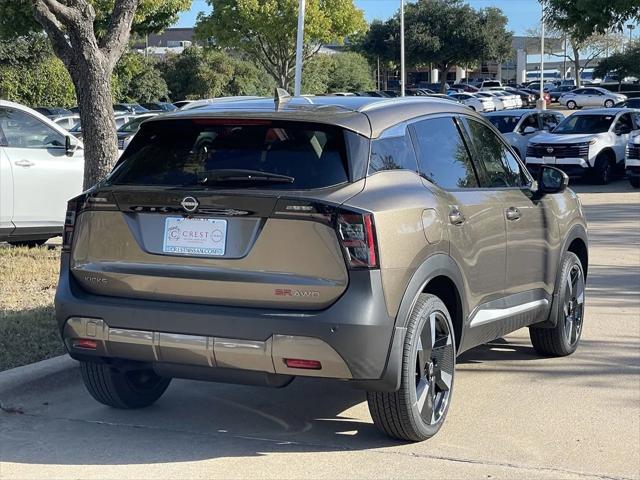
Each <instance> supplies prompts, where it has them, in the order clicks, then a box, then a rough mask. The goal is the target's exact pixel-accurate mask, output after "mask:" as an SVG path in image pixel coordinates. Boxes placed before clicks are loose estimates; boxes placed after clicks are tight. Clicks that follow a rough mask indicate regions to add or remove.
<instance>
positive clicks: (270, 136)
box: [109, 119, 348, 190]
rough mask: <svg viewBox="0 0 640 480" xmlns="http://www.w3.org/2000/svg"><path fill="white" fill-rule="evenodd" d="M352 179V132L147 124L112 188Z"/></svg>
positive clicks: (198, 122) (280, 125)
mask: <svg viewBox="0 0 640 480" xmlns="http://www.w3.org/2000/svg"><path fill="white" fill-rule="evenodd" d="M347 181H348V166H347V161H346V152H345V141H344V132H343V131H342V130H341V129H340V128H337V127H333V126H328V125H320V124H311V123H301V122H283V121H269V120H218V119H193V120H172V121H158V122H151V123H147V124H143V125H142V128H141V129H140V131H139V132H138V133H137V135H136V136H135V137H134V139H133V141H132V142H131V145H130V146H129V148H127V150H126V152H125V154H124V155H123V157H122V158H121V160H120V162H119V163H118V165H117V167H116V168H115V169H114V171H113V172H112V174H111V176H110V177H109V183H111V184H136V185H168V186H197V185H206V186H214V187H219V188H260V189H265V188H271V189H278V190H282V189H289V190H306V189H314V188H322V187H328V186H333V185H337V184H340V183H344V182H347Z"/></svg>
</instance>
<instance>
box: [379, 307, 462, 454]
mask: <svg viewBox="0 0 640 480" xmlns="http://www.w3.org/2000/svg"><path fill="white" fill-rule="evenodd" d="M434 330H435V337H434V335H433V331H434ZM432 338H435V345H432V342H431V339H432ZM424 345H426V346H427V347H426V348H424V347H423V346H424ZM455 345H456V344H455V337H454V330H453V323H452V322H451V317H450V315H449V312H448V311H447V307H446V306H445V305H444V303H442V301H441V300H440V299H439V298H438V297H436V296H435V295H429V294H421V295H420V296H419V297H418V300H417V302H416V305H415V306H414V308H413V311H412V312H411V317H410V319H409V323H408V325H407V333H406V337H405V341H404V347H403V352H402V370H401V380H400V389H399V390H398V391H396V392H367V402H368V404H369V412H371V417H372V418H373V423H374V424H375V425H376V427H377V428H378V429H379V430H380V431H382V432H383V433H386V434H387V435H389V436H390V437H393V438H396V439H399V440H408V441H413V442H419V441H422V440H426V439H427V438H430V437H432V436H434V435H435V434H436V433H437V432H438V430H440V427H441V426H442V424H443V423H444V421H445V418H446V416H447V411H448V410H449V405H450V403H451V395H452V393H453V383H454V382H453V380H454V371H455V358H456V346H455Z"/></svg>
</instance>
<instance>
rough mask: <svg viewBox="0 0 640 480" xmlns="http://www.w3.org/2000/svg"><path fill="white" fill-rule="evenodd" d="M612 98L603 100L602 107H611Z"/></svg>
mask: <svg viewBox="0 0 640 480" xmlns="http://www.w3.org/2000/svg"><path fill="white" fill-rule="evenodd" d="M613 105H614V104H613V100H611V99H609V100H605V102H604V107H605V108H612V107H613Z"/></svg>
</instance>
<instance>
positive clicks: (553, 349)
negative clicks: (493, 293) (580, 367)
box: [529, 252, 585, 357]
mask: <svg viewBox="0 0 640 480" xmlns="http://www.w3.org/2000/svg"><path fill="white" fill-rule="evenodd" d="M556 288H557V290H558V291H557V292H556V293H557V301H556V302H554V305H553V307H552V308H553V311H552V312H551V315H552V316H554V317H555V321H556V326H555V327H553V328H541V327H535V326H532V327H529V337H530V338H531V343H532V344H533V348H534V349H535V350H536V352H538V353H539V354H541V355H545V356H550V357H564V356H566V355H570V354H572V353H573V352H575V351H576V348H578V343H579V342H580V335H581V334H582V326H583V322H584V300H585V282H584V270H583V268H582V263H580V259H579V258H578V257H577V256H576V254H574V253H572V252H566V253H565V254H564V257H563V259H562V268H561V270H560V281H559V283H558V286H557V287H556Z"/></svg>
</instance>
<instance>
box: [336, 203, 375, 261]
mask: <svg viewBox="0 0 640 480" xmlns="http://www.w3.org/2000/svg"><path fill="white" fill-rule="evenodd" d="M338 235H339V237H340V241H341V243H342V246H343V247H344V249H345V251H346V254H347V259H348V261H349V266H350V267H352V268H375V267H377V266H378V257H377V254H376V241H375V228H374V225H373V216H372V215H371V214H370V213H366V214H355V213H341V214H339V215H338Z"/></svg>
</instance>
